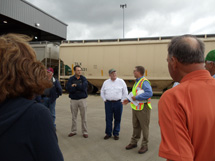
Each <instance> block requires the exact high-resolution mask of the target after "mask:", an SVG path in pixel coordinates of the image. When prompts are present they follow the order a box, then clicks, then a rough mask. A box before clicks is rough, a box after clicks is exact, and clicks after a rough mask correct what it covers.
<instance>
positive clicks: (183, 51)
mask: <svg viewBox="0 0 215 161" xmlns="http://www.w3.org/2000/svg"><path fill="white" fill-rule="evenodd" d="M204 51H205V45H204V43H203V42H202V41H201V40H199V39H198V38H197V37H195V36H193V35H183V36H177V37H174V38H173V39H172V41H171V42H170V43H169V46H168V54H169V56H170V57H172V56H174V57H175V58H177V59H178V61H179V62H180V63H182V64H193V63H203V62H204Z"/></svg>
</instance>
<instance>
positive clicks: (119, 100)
mask: <svg viewBox="0 0 215 161" xmlns="http://www.w3.org/2000/svg"><path fill="white" fill-rule="evenodd" d="M106 101H107V102H119V101H121V100H106Z"/></svg>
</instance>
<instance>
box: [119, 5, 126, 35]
mask: <svg viewBox="0 0 215 161" xmlns="http://www.w3.org/2000/svg"><path fill="white" fill-rule="evenodd" d="M120 8H122V10H123V38H124V31H125V28H124V19H125V18H124V17H125V16H124V8H127V5H126V4H121V5H120Z"/></svg>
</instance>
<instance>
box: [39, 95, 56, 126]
mask: <svg viewBox="0 0 215 161" xmlns="http://www.w3.org/2000/svg"><path fill="white" fill-rule="evenodd" d="M41 103H42V104H43V105H45V106H46V107H47V108H48V109H49V110H50V112H51V114H52V118H53V123H54V126H55V127H56V124H55V118H56V116H55V105H56V101H54V102H53V103H51V102H50V98H49V97H43V98H42V102H41Z"/></svg>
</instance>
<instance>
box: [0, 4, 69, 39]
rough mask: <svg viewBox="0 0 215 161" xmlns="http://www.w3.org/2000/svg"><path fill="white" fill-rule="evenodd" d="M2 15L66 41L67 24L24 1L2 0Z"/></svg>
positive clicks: (0, 8) (0, 6)
mask: <svg viewBox="0 0 215 161" xmlns="http://www.w3.org/2000/svg"><path fill="white" fill-rule="evenodd" d="M0 14H3V15H5V16H7V17H10V18H12V19H16V20H18V21H20V22H22V23H24V24H27V25H29V26H32V27H35V28H38V29H40V30H43V31H46V32H48V33H51V34H54V35H57V36H59V37H62V38H64V39H66V34H67V24H65V23H63V22H61V21H60V20H58V19H56V18H54V17H52V16H51V15H49V14H47V13H45V12H44V11H42V10H40V9H39V8H37V7H35V6H34V5H32V4H30V3H28V2H26V1H24V0H0ZM36 23H39V24H40V26H38V27H37V26H36V25H35V24H36ZM14 27H15V26H14Z"/></svg>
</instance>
